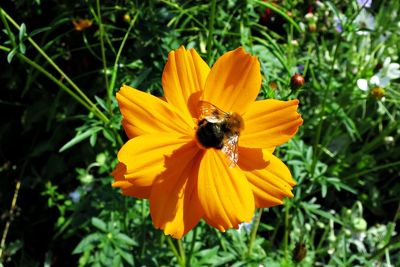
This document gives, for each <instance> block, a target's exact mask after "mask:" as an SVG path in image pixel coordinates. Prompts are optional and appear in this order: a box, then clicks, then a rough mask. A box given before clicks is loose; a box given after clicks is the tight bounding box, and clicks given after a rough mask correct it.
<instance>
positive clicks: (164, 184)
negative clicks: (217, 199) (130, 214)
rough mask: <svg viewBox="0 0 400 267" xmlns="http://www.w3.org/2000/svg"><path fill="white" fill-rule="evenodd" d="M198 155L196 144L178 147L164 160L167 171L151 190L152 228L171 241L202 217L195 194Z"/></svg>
mask: <svg viewBox="0 0 400 267" xmlns="http://www.w3.org/2000/svg"><path fill="white" fill-rule="evenodd" d="M201 154H202V152H200V150H199V148H198V147H197V145H196V143H195V142H192V143H189V144H187V145H185V146H182V147H180V148H179V149H178V150H176V151H175V152H174V155H173V156H171V157H167V158H166V159H165V165H166V169H165V171H164V172H163V173H161V174H160V175H159V177H158V178H157V180H156V181H155V182H154V184H153V188H152V190H151V196H150V213H151V217H152V220H153V224H154V226H155V227H156V228H161V229H163V230H164V233H165V234H167V235H171V236H172V237H174V238H181V237H182V236H183V235H185V234H186V233H187V232H188V231H189V230H191V229H192V228H193V227H194V226H196V224H197V223H198V222H199V221H200V219H201V217H202V216H203V213H204V212H203V209H202V207H201V205H200V202H199V198H198V193H197V175H198V170H199V162H200V160H199V158H200V156H201Z"/></svg>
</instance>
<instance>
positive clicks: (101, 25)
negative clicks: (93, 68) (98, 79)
mask: <svg viewBox="0 0 400 267" xmlns="http://www.w3.org/2000/svg"><path fill="white" fill-rule="evenodd" d="M96 8H97V23H98V24H99V31H100V49H101V61H102V62H103V71H104V80H105V83H106V90H107V103H108V108H109V110H110V111H111V109H112V108H111V97H112V96H111V92H110V90H109V88H110V87H109V85H108V74H107V58H106V50H105V48H104V26H103V23H102V21H101V11H100V0H96Z"/></svg>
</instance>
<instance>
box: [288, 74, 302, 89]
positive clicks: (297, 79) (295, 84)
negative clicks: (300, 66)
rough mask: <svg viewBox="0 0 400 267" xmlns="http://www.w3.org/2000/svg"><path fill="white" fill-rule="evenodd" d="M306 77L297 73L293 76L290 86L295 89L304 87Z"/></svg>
mask: <svg viewBox="0 0 400 267" xmlns="http://www.w3.org/2000/svg"><path fill="white" fill-rule="evenodd" d="M304 82H305V81H304V78H303V76H301V75H300V74H298V73H296V74H295V75H293V76H292V78H291V79H290V88H292V89H293V90H296V89H299V88H301V87H303V85H304Z"/></svg>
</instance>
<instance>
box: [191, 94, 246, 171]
mask: <svg viewBox="0 0 400 267" xmlns="http://www.w3.org/2000/svg"><path fill="white" fill-rule="evenodd" d="M243 129H244V123H243V119H242V117H241V116H240V115H239V114H237V113H236V112H225V111H223V110H221V109H219V108H218V107H216V106H214V105H213V104H211V103H209V102H206V101H200V119H199V121H198V124H197V130H196V139H197V141H198V142H199V144H200V145H201V146H203V147H204V148H215V149H220V150H222V152H223V153H224V154H225V156H226V157H227V160H228V163H229V166H230V167H234V166H236V163H237V161H238V141H239V135H240V131H241V130H243Z"/></svg>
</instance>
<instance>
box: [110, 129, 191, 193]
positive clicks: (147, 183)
mask: <svg viewBox="0 0 400 267" xmlns="http://www.w3.org/2000/svg"><path fill="white" fill-rule="evenodd" d="M189 142H193V140H192V137H182V136H179V135H176V134H168V133H166V134H163V135H160V134H148V135H142V136H138V137H135V138H133V139H131V140H129V141H128V142H127V143H126V144H125V145H124V146H123V147H122V148H121V149H120V151H119V152H118V160H119V162H120V163H121V164H123V165H124V168H125V169H124V170H123V171H122V170H121V168H123V167H120V165H118V166H117V168H116V170H115V171H114V173H113V175H114V177H115V180H116V182H115V184H114V186H115V187H121V188H123V190H127V189H128V188H129V186H128V184H126V182H129V183H130V184H131V185H132V187H135V188H136V189H131V190H129V192H128V191H127V192H126V193H127V194H128V193H129V194H130V195H131V196H135V197H138V198H143V197H145V198H148V197H149V195H148V193H149V188H148V187H151V186H152V185H153V183H154V180H155V179H156V177H157V176H158V175H160V174H161V173H162V172H164V171H165V168H166V167H165V158H166V157H171V156H175V153H174V152H175V151H176V150H177V149H179V148H180V147H181V146H183V145H185V144H187V143H189ZM178 156H179V155H178ZM118 168H119V169H118ZM121 173H122V174H121ZM122 175H123V178H124V179H122ZM121 181H122V182H124V181H125V182H124V183H122V182H121ZM140 188H143V192H141V191H140V190H141V189H140ZM135 190H136V191H140V193H138V194H136V193H135V192H136V191H135Z"/></svg>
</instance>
